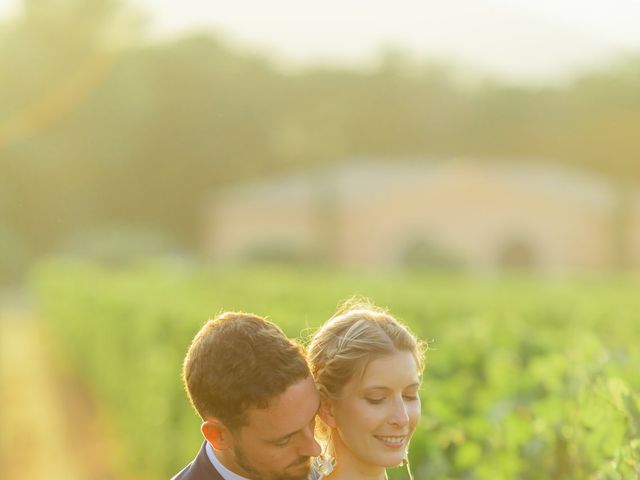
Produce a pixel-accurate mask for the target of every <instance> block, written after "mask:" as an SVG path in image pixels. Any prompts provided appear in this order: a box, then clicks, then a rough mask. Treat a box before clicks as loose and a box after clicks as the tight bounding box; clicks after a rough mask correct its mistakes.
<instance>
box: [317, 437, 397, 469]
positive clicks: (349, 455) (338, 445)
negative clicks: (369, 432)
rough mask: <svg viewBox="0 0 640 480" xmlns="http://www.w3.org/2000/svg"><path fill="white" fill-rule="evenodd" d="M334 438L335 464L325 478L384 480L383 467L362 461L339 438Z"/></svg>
mask: <svg viewBox="0 0 640 480" xmlns="http://www.w3.org/2000/svg"><path fill="white" fill-rule="evenodd" d="M335 436H337V434H336V435H335ZM334 438H335V437H334ZM336 440H337V441H335V442H333V445H332V447H333V448H332V450H333V454H334V455H335V457H336V464H335V467H334V469H333V472H332V473H331V475H329V476H328V477H327V480H385V479H386V478H387V475H386V471H385V468H384V467H381V466H380V465H374V464H372V463H369V462H365V461H363V460H362V459H361V458H359V457H357V456H356V455H354V454H353V452H351V451H350V450H349V449H348V448H347V447H346V446H345V445H344V444H343V443H342V442H341V441H340V440H339V438H338V439H336Z"/></svg>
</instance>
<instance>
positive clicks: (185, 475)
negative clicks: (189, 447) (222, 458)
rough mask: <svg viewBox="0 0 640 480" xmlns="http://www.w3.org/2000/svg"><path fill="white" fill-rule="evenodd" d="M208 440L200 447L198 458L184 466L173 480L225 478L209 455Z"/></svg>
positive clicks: (221, 479)
mask: <svg viewBox="0 0 640 480" xmlns="http://www.w3.org/2000/svg"><path fill="white" fill-rule="evenodd" d="M206 445H207V442H206V441H205V442H204V443H203V444H202V447H200V451H199V452H198V455H196V458H195V459H194V460H193V462H191V463H190V464H189V465H187V466H186V467H184V468H183V469H182V470H181V471H180V472H179V473H178V474H176V475H175V476H174V477H173V478H172V479H171V480H223V478H222V475H220V474H219V473H218V472H217V470H216V469H215V468H213V465H212V464H211V460H209V457H207V450H206V448H205V447H206Z"/></svg>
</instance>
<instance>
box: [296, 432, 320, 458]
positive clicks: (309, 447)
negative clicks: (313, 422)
mask: <svg viewBox="0 0 640 480" xmlns="http://www.w3.org/2000/svg"><path fill="white" fill-rule="evenodd" d="M314 430H315V429H314V428H313V427H308V428H305V430H304V435H303V437H302V445H301V447H300V454H301V455H303V456H306V457H317V456H319V455H320V453H322V447H320V444H319V443H318V442H317V441H316V438H315V436H314Z"/></svg>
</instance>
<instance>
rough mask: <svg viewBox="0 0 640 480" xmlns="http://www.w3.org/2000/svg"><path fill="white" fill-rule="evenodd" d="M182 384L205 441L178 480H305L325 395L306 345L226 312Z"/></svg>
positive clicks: (207, 330)
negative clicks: (313, 374)
mask: <svg viewBox="0 0 640 480" xmlns="http://www.w3.org/2000/svg"><path fill="white" fill-rule="evenodd" d="M183 380H184V384H185V387H186V390H187V393H188V395H189V399H190V400H191V404H192V405H193V407H194V408H195V410H196V412H197V413H198V415H200V417H201V418H202V425H201V431H202V435H203V436H204V438H205V441H204V443H203V445H202V447H201V448H200V452H199V453H198V455H197V456H196V458H195V459H194V460H193V462H191V463H190V464H189V465H187V466H186V467H185V468H184V469H183V470H182V471H181V472H180V473H178V474H177V475H176V476H174V477H173V479H172V480H244V479H250V480H304V479H306V478H307V475H308V473H309V470H310V458H311V457H312V456H318V455H319V454H320V446H319V445H318V443H317V442H316V440H315V439H314V436H313V433H314V424H315V415H316V412H317V410H318V408H319V405H320V399H319V396H318V392H317V390H316V387H315V385H314V383H313V378H312V377H311V374H310V372H309V367H308V365H307V362H306V360H305V357H304V354H303V351H302V349H301V347H300V346H298V345H297V344H295V343H294V342H293V341H291V340H289V339H288V338H287V337H286V336H285V334H284V333H283V332H282V330H280V328H278V327H277V326H276V325H274V324H273V323H271V322H269V321H268V320H265V319H263V318H261V317H258V316H256V315H252V314H248V313H234V312H227V313H223V314H220V315H218V316H217V317H216V318H214V319H212V320H209V321H208V322H207V323H206V324H205V325H204V327H202V329H201V330H200V331H199V332H198V333H197V335H196V336H195V338H194V339H193V342H192V343H191V346H190V347H189V350H188V351H187V355H186V357H185V360H184V367H183Z"/></svg>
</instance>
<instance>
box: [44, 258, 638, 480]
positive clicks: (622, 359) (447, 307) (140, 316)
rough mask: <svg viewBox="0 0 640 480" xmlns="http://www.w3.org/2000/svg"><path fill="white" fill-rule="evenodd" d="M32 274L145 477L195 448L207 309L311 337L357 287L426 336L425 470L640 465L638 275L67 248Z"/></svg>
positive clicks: (419, 448) (63, 344) (419, 453)
mask: <svg viewBox="0 0 640 480" xmlns="http://www.w3.org/2000/svg"><path fill="white" fill-rule="evenodd" d="M33 285H34V287H35V289H36V291H37V296H38V299H39V304H40V307H41V314H42V315H43V316H44V317H45V318H46V319H47V322H48V328H49V330H50V332H51V333H52V334H53V335H54V337H55V338H56V341H57V342H58V345H59V348H60V349H61V351H62V352H64V354H65V356H66V357H67V358H68V359H69V361H70V362H71V364H72V365H73V366H74V368H76V369H77V372H78V373H79V374H80V375H81V376H82V378H84V379H85V381H86V382H87V385H88V386H89V388H90V389H91V391H92V392H93V393H94V395H95V396H96V398H97V399H98V400H99V402H100V405H101V406H102V407H103V409H104V411H105V412H106V415H108V416H109V417H110V418H112V419H113V422H114V424H115V428H116V432H117V433H118V435H119V438H120V439H121V442H122V448H123V449H124V451H125V452H127V454H128V465H129V470H130V474H131V476H132V477H134V478H140V479H152V478H168V477H170V476H171V475H172V474H173V473H175V472H176V471H177V470H178V469H179V468H181V466H183V465H184V464H185V463H187V462H188V461H190V459H191V458H192V457H193V455H194V454H195V452H196V451H197V448H198V446H199V444H200V442H201V438H200V434H199V431H198V421H197V418H196V416H195V414H194V413H193V411H192V410H191V408H190V406H189V404H188V402H187V399H186V395H185V393H184V391H183V389H182V385H181V383H180V367H181V362H182V357H183V355H184V353H185V351H186V348H187V346H188V344H189V342H190V340H191V338H192V337H193V335H194V334H195V332H196V331H197V330H198V328H199V327H200V326H201V325H202V323H203V322H204V321H206V319H207V318H208V317H210V316H212V315H214V314H216V313H218V312H220V311H222V310H229V309H233V310H245V311H252V312H255V313H258V314H261V315H266V316H268V317H269V318H270V319H272V320H273V321H275V322H276V323H278V324H279V325H280V326H282V327H283V329H284V330H285V331H286V332H287V333H288V334H289V335H290V336H293V337H300V336H302V337H305V336H306V335H308V334H309V333H310V332H312V331H313V329H314V328H316V327H318V326H319V325H320V324H321V323H322V322H323V321H324V320H325V319H327V318H328V317H329V316H331V314H332V313H333V311H334V310H335V308H336V306H337V304H338V303H339V302H340V301H341V300H344V299H346V298H347V297H349V296H351V295H353V294H360V295H363V296H366V297H368V298H370V299H371V300H372V301H374V302H375V303H377V304H378V305H381V306H387V307H389V309H390V311H391V312H392V313H393V314H394V315H396V316H397V317H399V318H400V319H402V320H404V321H406V322H407V323H408V324H409V325H410V327H411V328H412V330H414V331H415V332H416V333H417V334H418V336H420V337H421V338H422V339H424V340H425V341H427V342H428V343H429V347H430V349H429V352H428V354H427V367H426V371H425V376H424V382H423V388H422V392H421V396H422V400H423V416H422V421H421V423H420V426H419V429H418V431H417V433H416V435H415V437H414V440H413V442H412V446H411V450H410V456H411V463H412V466H413V469H414V471H415V477H416V478H417V479H420V480H429V479H469V480H471V479H492V480H493V479H635V478H640V396H639V395H638V392H640V349H639V348H638V347H637V346H638V345H639V344H640V318H639V317H640V295H637V292H638V290H639V288H640V282H638V281H634V280H582V281H577V280H575V281H567V280H565V281H553V282H550V281H546V282H543V281H541V280H535V279H522V278H510V279H463V278H456V277H446V276H427V275H419V274H401V273H395V274H385V275H372V274H364V273H360V274H358V273H345V272H337V271H329V270H317V269H316V270H314V269H298V268H288V269H276V268H261V269H257V268H254V269H220V270H204V269H203V270H194V269H192V268H184V267H181V268H178V267H175V266H174V267H168V266H166V265H161V264H156V265H145V266H139V267H136V268H129V269H126V270H110V269H105V268H99V267H96V266H89V265H80V264H75V265H74V264H69V263H66V264H65V263H60V262H57V263H49V264H46V265H42V266H41V267H40V268H39V269H37V270H36V271H35V272H34V275H33ZM390 473H391V477H392V478H396V479H400V478H405V477H404V476H403V472H402V471H398V472H394V471H392V472H390Z"/></svg>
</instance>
